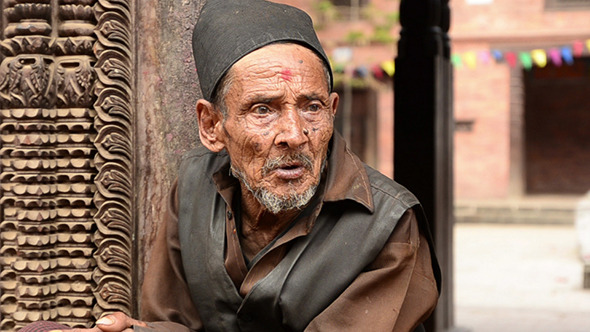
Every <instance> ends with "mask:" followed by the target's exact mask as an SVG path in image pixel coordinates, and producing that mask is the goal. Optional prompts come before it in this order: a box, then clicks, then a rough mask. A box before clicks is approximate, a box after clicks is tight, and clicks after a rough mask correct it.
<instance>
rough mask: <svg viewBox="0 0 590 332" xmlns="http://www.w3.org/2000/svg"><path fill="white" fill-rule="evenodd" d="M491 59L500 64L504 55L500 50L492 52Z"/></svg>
mask: <svg viewBox="0 0 590 332" xmlns="http://www.w3.org/2000/svg"><path fill="white" fill-rule="evenodd" d="M492 57H493V58H494V60H495V61H496V62H501V61H502V60H504V55H503V54H502V51H500V50H492Z"/></svg>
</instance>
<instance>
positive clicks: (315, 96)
mask: <svg viewBox="0 0 590 332" xmlns="http://www.w3.org/2000/svg"><path fill="white" fill-rule="evenodd" d="M303 98H304V99H305V100H308V101H313V100H319V101H320V102H321V103H322V104H325V103H326V100H327V97H326V96H323V95H321V94H317V93H310V94H305V95H303Z"/></svg>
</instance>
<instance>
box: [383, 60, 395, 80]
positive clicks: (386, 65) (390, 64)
mask: <svg viewBox="0 0 590 332" xmlns="http://www.w3.org/2000/svg"><path fill="white" fill-rule="evenodd" d="M381 68H382V69H383V71H384V72H386V73H387V75H389V76H390V77H393V74H395V62H394V61H393V60H388V61H383V62H381Z"/></svg>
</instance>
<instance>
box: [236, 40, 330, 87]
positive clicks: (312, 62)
mask: <svg viewBox="0 0 590 332" xmlns="http://www.w3.org/2000/svg"><path fill="white" fill-rule="evenodd" d="M328 70H329V69H328V68H326V67H325V65H324V63H323V60H322V59H321V58H320V57H319V56H318V55H317V54H316V53H315V52H314V51H313V50H310V49H309V48H307V47H305V46H303V45H299V44H296V43H287V42H279V43H273V44H270V45H267V46H264V47H261V48H260V49H257V50H255V51H253V52H251V53H249V54H247V55H245V56H244V57H243V58H241V59H240V60H238V61H237V62H236V63H235V64H233V65H232V67H231V68H230V70H229V71H228V75H229V76H232V81H234V82H235V81H236V80H239V81H247V80H249V79H252V78H270V77H272V78H274V79H279V80H281V81H284V82H294V81H298V82H307V83H309V80H319V83H323V84H321V86H322V87H323V88H325V89H326V91H328V92H329V84H330V74H329V71H328Z"/></svg>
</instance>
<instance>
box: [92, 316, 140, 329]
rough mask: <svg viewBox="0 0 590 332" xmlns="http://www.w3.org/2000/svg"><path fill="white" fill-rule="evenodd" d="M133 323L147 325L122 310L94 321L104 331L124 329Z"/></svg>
mask: <svg viewBox="0 0 590 332" xmlns="http://www.w3.org/2000/svg"><path fill="white" fill-rule="evenodd" d="M133 325H138V326H147V324H146V323H144V322H142V321H138V320H135V319H133V318H131V317H129V316H127V315H126V314H124V313H122V312H115V313H114V314H112V315H108V316H104V317H102V318H101V319H99V320H98V321H96V327H98V328H99V329H100V330H99V331H104V332H121V331H126V330H127V328H130V327H132V326H133Z"/></svg>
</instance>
